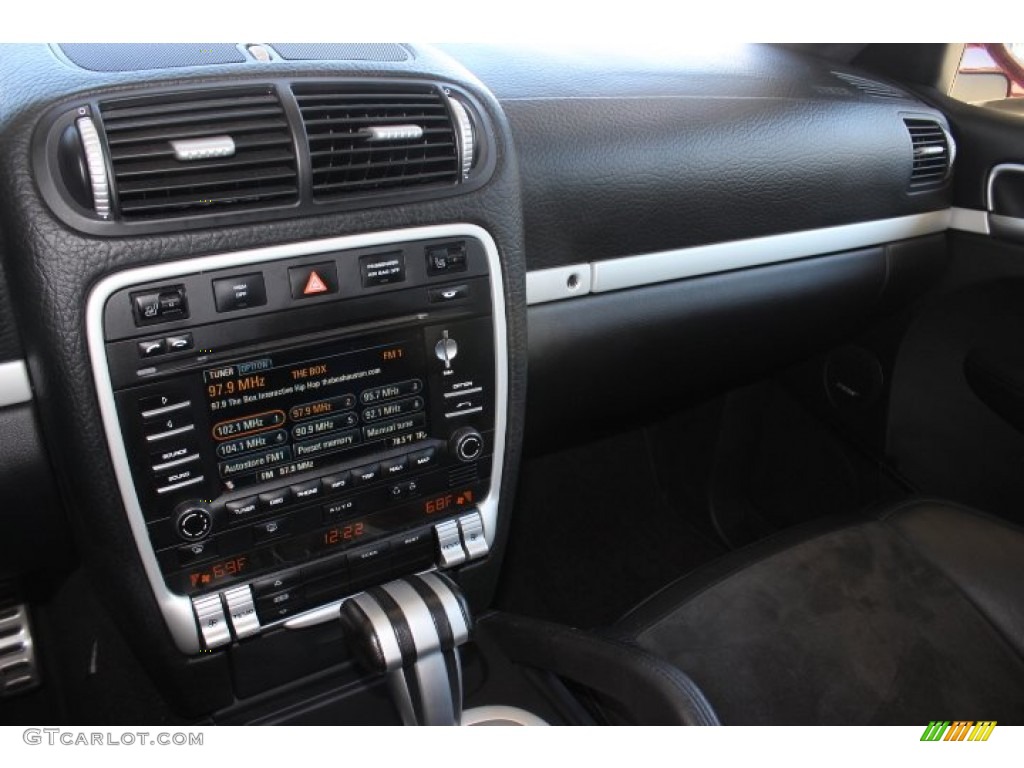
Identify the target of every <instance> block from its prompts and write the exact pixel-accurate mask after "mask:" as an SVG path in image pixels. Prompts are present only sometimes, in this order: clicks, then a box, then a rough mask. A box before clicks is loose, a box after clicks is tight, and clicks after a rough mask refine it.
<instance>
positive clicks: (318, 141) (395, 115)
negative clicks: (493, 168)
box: [293, 83, 475, 201]
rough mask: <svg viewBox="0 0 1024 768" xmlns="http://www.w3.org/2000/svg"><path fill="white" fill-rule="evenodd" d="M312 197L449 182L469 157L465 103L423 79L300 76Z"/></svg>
mask: <svg viewBox="0 0 1024 768" xmlns="http://www.w3.org/2000/svg"><path fill="white" fill-rule="evenodd" d="M293 91H294V93H295V98H296V100H297V101H298V105H299V110H300V111H301V112H302V120H303V123H304V124H305V128H306V138H307V140H308V142H309V154H310V160H311V163H312V171H313V197H314V199H315V200H318V201H325V200H337V199H339V198H345V197H354V196H360V195H368V194H385V193H390V192H397V191H407V190H409V189H410V188H412V189H421V190H422V191H427V188H430V187H452V186H454V185H456V184H459V183H460V182H461V181H462V180H463V179H464V178H467V177H468V176H469V173H470V171H471V169H472V166H473V161H474V137H475V132H474V128H473V124H472V122H471V120H470V118H469V115H468V113H467V110H466V108H465V107H464V106H463V105H462V104H461V103H460V102H458V101H456V100H455V99H454V98H452V99H451V100H450V101H449V99H448V98H447V97H446V96H445V95H444V94H443V93H442V92H441V90H440V89H439V88H436V87H434V86H430V85H404V84H403V85H393V86H391V85H389V86H384V85H354V84H346V83H327V84H324V83H315V84H314V83H310V84H299V85H295V86H294V88H293Z"/></svg>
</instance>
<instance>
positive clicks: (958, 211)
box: [949, 208, 992, 235]
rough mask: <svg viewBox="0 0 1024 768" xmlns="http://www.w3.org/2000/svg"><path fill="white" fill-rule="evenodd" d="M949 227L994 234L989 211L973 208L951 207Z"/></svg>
mask: <svg viewBox="0 0 1024 768" xmlns="http://www.w3.org/2000/svg"><path fill="white" fill-rule="evenodd" d="M949 228H950V229H955V230H957V231H959V232H972V233H974V234H976V235H989V234H992V232H991V230H990V229H989V225H988V212H987V211H978V210H975V209H973V208H950V209H949Z"/></svg>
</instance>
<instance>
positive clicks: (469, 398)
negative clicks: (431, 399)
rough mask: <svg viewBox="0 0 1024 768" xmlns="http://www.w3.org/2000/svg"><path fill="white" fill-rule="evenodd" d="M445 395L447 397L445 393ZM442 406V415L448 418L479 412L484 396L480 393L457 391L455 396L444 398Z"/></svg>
mask: <svg viewBox="0 0 1024 768" xmlns="http://www.w3.org/2000/svg"><path fill="white" fill-rule="evenodd" d="M445 397H446V398H447V395H445ZM444 407H445V414H444V415H445V417H446V418H449V419H452V418H455V417H457V416H468V415H469V414H471V413H480V411H482V410H483V409H484V396H483V394H481V393H477V394H474V395H471V394H465V393H459V394H458V395H457V396H456V397H452V398H448V399H446V400H445V403H444Z"/></svg>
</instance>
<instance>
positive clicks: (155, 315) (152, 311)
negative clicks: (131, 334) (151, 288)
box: [132, 293, 160, 325]
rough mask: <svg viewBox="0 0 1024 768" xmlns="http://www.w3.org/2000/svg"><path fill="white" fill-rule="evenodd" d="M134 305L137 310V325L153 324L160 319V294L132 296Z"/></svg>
mask: <svg viewBox="0 0 1024 768" xmlns="http://www.w3.org/2000/svg"><path fill="white" fill-rule="evenodd" d="M132 304H133V306H134V308H135V323H136V325H143V324H145V323H153V322H156V321H157V320H158V319H159V318H160V294H159V293H137V294H135V295H134V296H132Z"/></svg>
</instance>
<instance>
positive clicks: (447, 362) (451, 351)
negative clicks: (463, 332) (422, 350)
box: [434, 331, 459, 368]
mask: <svg viewBox="0 0 1024 768" xmlns="http://www.w3.org/2000/svg"><path fill="white" fill-rule="evenodd" d="M443 335H444V338H443V339H441V340H440V341H439V342H437V344H435V345H434V354H435V355H437V359H438V360H440V361H441V362H442V363H444V367H445V368H451V366H452V360H454V359H455V356H456V355H458V354H459V345H458V343H457V342H456V341H455V339H451V338H448V331H445V332H444V334H443Z"/></svg>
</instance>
